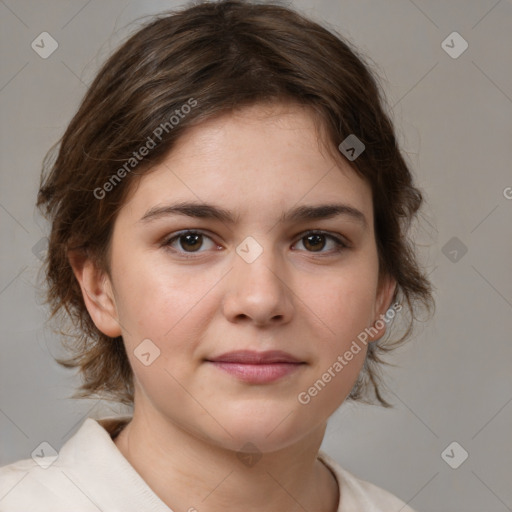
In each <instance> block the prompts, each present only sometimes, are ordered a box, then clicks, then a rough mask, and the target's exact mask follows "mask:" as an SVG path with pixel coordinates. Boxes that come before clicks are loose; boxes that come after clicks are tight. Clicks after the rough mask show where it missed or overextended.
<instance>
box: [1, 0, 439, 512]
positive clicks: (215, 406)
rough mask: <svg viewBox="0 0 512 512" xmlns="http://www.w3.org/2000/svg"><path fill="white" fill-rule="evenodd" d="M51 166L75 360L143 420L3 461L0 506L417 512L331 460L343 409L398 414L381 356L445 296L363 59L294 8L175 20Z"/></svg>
mask: <svg viewBox="0 0 512 512" xmlns="http://www.w3.org/2000/svg"><path fill="white" fill-rule="evenodd" d="M46 167H47V169H48V172H47V173H43V177H42V183H41V188H40V191H39V196H38V207H39V208H41V209H42V210H43V211H44V212H45V214H46V215H47V216H48V218H49V219H50V220H51V223H52V231H51V237H50V243H49V249H48V255H47V268H46V270H47V280H48V285H49V289H48V300H49V302H50V303H51V305H52V312H53V316H55V317H57V314H58V313H65V314H67V315H68V316H69V317H70V318H71V320H72V322H73V325H74V327H75V328H77V332H75V337H74V338H71V339H72V343H71V346H70V349H71V350H72V351H73V354H72V357H70V358H69V359H68V360H61V361H59V362H61V364H63V365H65V366H68V367H77V368H79V370H80V372H81V375H82V377H83V385H82V387H81V389H80V392H79V393H77V394H76V395H75V396H77V397H88V396H93V395H95V396H102V397H104V398H107V399H113V400H116V401H118V402H120V403H123V404H127V405H130V406H131V405H133V415H132V416H130V417H120V418H103V419H100V420H95V419H93V418H88V419H86V420H85V422H84V423H83V424H82V426H81V427H80V429H79V430H78V432H77V433H76V434H75V435H74V436H73V437H72V438H71V439H70V440H69V441H68V442H67V443H66V444H65V445H64V446H63V448H62V449H61V451H60V453H59V454H58V457H57V456H53V457H52V456H49V454H48V453H45V448H44V447H42V448H41V451H40V452H37V453H36V454H34V455H33V459H28V460H23V461H19V462H17V463H14V464H11V465H9V466H5V467H4V468H1V470H0V476H1V479H0V480H1V482H2V483H1V484H0V496H3V499H2V500H1V501H0V510H1V511H13V512H14V511H18V510H20V511H21V510H31V511H39V510H41V511H43V510H51V511H53V512H57V511H64V510H66V511H69V510H73V511H85V510H87V511H88V510H123V511H131V510H133V511H140V510H152V511H162V512H163V511H169V510H173V511H175V512H178V511H190V512H191V511H199V512H212V511H220V510H222V511H229V510H245V511H256V510H258V511H266V512H273V511H274V510H276V511H277V510H279V511H282V510H286V511H299V510H307V511H311V512H312V511H315V512H316V511H319V512H335V511H338V512H349V511H355V510H357V511H359V512H376V511H386V512H389V511H395V510H396V511H398V510H401V511H403V512H405V511H411V509H410V508H409V507H408V506H407V505H405V503H404V502H403V501H401V500H400V499H399V498H397V497H395V496H393V495H391V494H390V493H388V492H387V491H385V490H383V489H380V488H378V487H376V486H374V485H373V484H371V483H369V482H365V481H363V480H361V479H359V478H357V477H356V476H354V475H352V474H351V473H350V472H348V471H346V470H345V469H343V468H342V467H341V466H339V464H338V463H337V462H335V461H334V460H333V459H332V458H330V457H329V456H328V455H327V454H326V453H324V452H323V451H320V446H321V443H322V439H323V436H324V433H325V429H326V425H327V420H328V418H329V417H330V415H331V414H332V413H333V412H334V411H336V409H337V408H338V407H339V406H340V405H341V404H342V403H343V401H344V400H345V399H349V400H360V401H368V402H371V401H372V399H376V400H377V401H378V402H379V403H381V404H382V405H384V406H388V405H389V404H388V403H387V402H386V400H385V399H384V398H383V396H382V395H381V393H380V387H379V379H378V367H379V365H380V364H382V360H381V359H380V355H382V354H383V353H384V352H386V351H389V350H390V349H391V348H393V347H394V346H395V345H397V344H398V343H400V342H402V341H404V340H405V339H406V338H407V337H408V336H409V334H410V332H411V328H412V320H411V321H410V323H409V328H408V329H407V331H406V332H405V334H404V335H403V336H402V337H401V338H400V339H398V340H395V342H394V343H393V344H392V343H391V342H390V341H389V333H387V331H388V330H389V329H388V327H390V326H391V324H392V321H393V318H394V317H395V316H397V315H405V314H406V313H407V312H409V313H414V312H415V311H416V310H418V309H419V308H420V307H426V308H430V307H431V306H432V296H431V287H430V283H429V282H428V280H427V279H426V277H425V276H424V274H423V273H422V270H421V269H420V268H419V266H418V264H417V262H416V258H415V254H414V251H413V248H412V244H411V242H410V240H409V239H408V236H407V229H408V225H409V223H410V221H411V220H412V219H413V217H414V216H415V215H416V213H417V211H418V210H419V208H420V205H421V202H422V196H421V193H420V191H419V190H418V189H417V188H416V187H415V186H414V184H413V181H412V176H411V174H410V171H409V169H408V168H407V166H406V164H405V162H404V160H403V158H402V156H401V154H400V151H399V149H398V147H397V144H396V140H395V136H394V133H393V127H392V124H391V122H390V120H389V118H388V116H387V115H386V113H385V111H384V109H383V107H382V102H381V98H380V93H379V89H378V87H377V85H376V82H375V80H374V78H373V77H372V74H371V73H370V71H369V70H368V68H367V67H366V65H365V64H364V63H363V62H362V60H361V58H360V57H358V56H357V55H356V52H355V50H353V49H351V48H350V47H349V46H348V44H347V43H346V42H344V41H343V40H342V39H341V38H340V37H339V36H337V35H334V34H332V33H330V32H329V31H327V30H326V29H324V28H322V27H320V26H319V25H318V24H316V23H314V22H312V21H310V20H307V19H305V18H304V17H302V16H300V15H299V14H297V13H295V12H293V11H291V10H290V9H288V8H285V7H281V6H277V5H269V4H267V5H257V4H251V3H248V2H242V1H237V0H227V1H221V2H217V3H202V4H198V5H195V6H193V7H189V8H187V9H184V10H181V11H177V12H174V13H171V14H168V13H166V14H164V15H162V16H160V17H158V18H157V19H156V20H154V21H152V22H151V23H149V24H147V25H146V26H145V27H143V28H142V29H140V30H139V31H138V32H137V33H136V34H135V35H133V36H132V37H131V38H130V39H129V40H128V41H126V42H125V43H124V44H123V45H122V46H121V47H120V48H119V49H118V50H117V51H116V52H115V53H114V54H113V56H112V57H110V59H109V60H108V62H107V63H106V64H105V65H104V66H103V68H102V69H101V70H100V72H99V73H98V75H97V77H96V79H95V80H94V82H93V83H92V85H91V87H90V88H89V90H88V92H87V94H86V96H85V98H84V100H83V102H82V104H81V106H80V108H79V110H78V112H77V114H76V115H75V116H74V118H73V120H72V121H71V123H70V125H69V126H68V128H67V131H66V133H65V134H64V136H63V138H62V140H61V142H60V148H59V151H58V155H57V158H56V159H55V161H53V162H52V163H51V164H50V158H48V159H47V161H46ZM411 318H412V317H411ZM385 335H387V336H386V338H388V339H387V343H384V342H383V339H384V336H385Z"/></svg>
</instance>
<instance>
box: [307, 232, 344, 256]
mask: <svg viewBox="0 0 512 512" xmlns="http://www.w3.org/2000/svg"><path fill="white" fill-rule="evenodd" d="M326 240H331V241H332V245H333V246H334V248H333V249H332V250H330V251H322V249H324V248H325V247H326V245H327V242H326ZM299 242H302V244H303V246H304V247H306V250H307V252H312V253H316V252H320V253H322V254H325V253H338V252H341V251H343V250H344V249H348V247H349V246H348V244H346V243H345V242H344V241H343V240H342V239H341V238H339V237H337V236H334V235H331V234H329V233H326V232H324V231H308V232H307V233H304V234H303V236H302V237H301V238H300V240H299Z"/></svg>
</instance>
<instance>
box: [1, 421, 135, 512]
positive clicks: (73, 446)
mask: <svg viewBox="0 0 512 512" xmlns="http://www.w3.org/2000/svg"><path fill="white" fill-rule="evenodd" d="M119 421H126V419H125V418H121V419H120V420H118V422H119ZM105 423H106V425H107V427H108V429H105V428H104V427H103V426H102V423H98V421H96V420H93V419H92V418H88V419H86V420H85V422H84V423H83V424H82V426H81V427H80V428H79V430H78V432H76V433H75V434H74V436H73V437H72V438H71V439H69V440H68V441H67V442H66V443H65V444H64V446H63V447H62V448H61V450H60V451H59V453H58V454H57V453H56V452H54V454H53V455H51V456H49V454H48V453H47V452H46V450H44V449H42V450H41V452H40V453H36V454H34V456H33V458H27V459H22V460H18V461H16V462H13V463H12V464H8V465H6V466H2V467H0V512H27V511H28V510H30V511H31V512H50V511H51V512H69V511H70V510H73V512H89V511H91V512H92V511H94V512H97V511H98V509H99V506H98V497H99V501H101V499H104V498H103V496H102V494H104V492H103V491H104V490H105V489H103V488H102V487H100V486H101V485H103V486H106V487H108V488H109V490H110V491H112V489H111V484H110V482H108V481H107V478H106V477H111V476H112V475H111V474H110V471H119V472H121V473H122V472H123V470H124V471H125V472H126V468H125V467H123V465H122V462H123V460H122V457H121V456H120V454H118V453H116V448H115V445H114V444H113V442H112V440H111V438H110V435H109V434H110V433H111V430H112V429H114V428H115V427H116V425H117V423H115V422H113V421H109V420H106V421H105ZM45 452H46V454H45ZM126 464H127V463H126ZM98 480H99V481H100V482H99V483H98ZM110 494H111V495H113V497H112V500H114V501H115V493H113V492H111V493H110ZM107 501H108V499H107Z"/></svg>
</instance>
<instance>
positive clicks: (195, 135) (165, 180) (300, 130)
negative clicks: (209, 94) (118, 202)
mask: <svg viewBox="0 0 512 512" xmlns="http://www.w3.org/2000/svg"><path fill="white" fill-rule="evenodd" d="M324 143H325V141H323V140H322V139H321V130H320V131H319V130H318V125H317V124H316V123H315V118H314V116H313V114H312V112H311V111H310V110H309V109H306V108H303V107H300V106H298V105H293V104H291V105H290V104H277V105H276V104H273V105H254V106H251V107H245V108H243V109H241V110H238V111H236V112H233V113H229V114H224V115H221V116H218V117H216V118H213V119H209V120H207V121H204V122H202V123H200V124H198V125H196V126H194V127H191V128H189V129H188V131H187V132H185V134H184V135H183V136H182V137H181V138H180V139H178V141H177V143H176V145H175V146H174V148H173V149H172V151H171V152H170V153H169V154H168V155H167V157H166V158H165V160H164V161H163V162H162V163H161V164H159V165H157V166H156V167H155V168H154V169H152V170H151V171H150V172H149V173H147V174H145V175H143V176H142V177H141V178H140V180H139V181H138V183H137V186H136V187H135V188H134V192H133V193H132V194H131V196H130V197H129V199H128V200H127V206H129V208H128V210H129V211H130V212H131V215H132V216H133V217H135V216H138V218H140V217H142V216H143V215H144V213H145V212H146V211H147V210H148V209H150V208H152V207H155V205H158V204H164V203H167V202H170V201H173V202H176V201H183V202H190V201H194V202H198V203H211V204H218V205H222V206H223V207H224V208H225V209H227V210H230V211H232V212H233V213H234V215H237V216H238V217H239V218H247V219H256V218H258V219H262V218H263V217H264V216H265V215H266V214H268V217H269V219H270V216H272V217H273V219H274V220H275V219H276V216H282V213H283V212H285V211H286V210H288V209H291V208H292V207H293V206H297V205H298V204H302V203H304V204H306V203H307V204H315V203H320V202H322V204H324V203H335V202H340V201H342V202H343V203H344V204H348V205H350V206H353V207H354V208H356V209H359V210H362V211H363V212H364V213H365V216H367V217H369V219H368V220H369V221H370V220H371V215H372V204H371V190H370V187H369V185H368V184H367V183H366V182H365V181H364V180H363V179H362V178H360V177H359V176H358V175H357V174H356V172H355V171H354V170H353V169H352V167H351V166H350V165H349V163H348V162H347V161H346V160H344V159H343V158H342V157H341V156H340V157H339V158H336V159H335V158H333V156H332V155H331V154H330V153H329V151H327V150H326V148H325V144H324ZM132 220H133V219H132ZM137 220H138V219H137Z"/></svg>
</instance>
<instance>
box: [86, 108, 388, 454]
mask: <svg viewBox="0 0 512 512" xmlns="http://www.w3.org/2000/svg"><path fill="white" fill-rule="evenodd" d="M178 203H180V204H182V205H183V204H184V203H193V204H194V205H201V204H208V205H210V206H212V207H214V208H217V209H219V210H222V213H223V214H225V215H224V216H221V215H212V214H211V213H212V209H208V208H205V207H203V208H198V207H196V208H195V209H194V208H193V207H191V206H190V207H188V208H182V209H181V210H180V211H174V212H172V211H171V208H170V207H172V206H176V205H177V204H178ZM325 205H331V206H332V205H337V206H338V207H339V211H338V213H337V214H332V213H331V215H326V212H327V211H330V210H328V209H325V210H324V211H323V212H322V211H321V209H320V207H321V206H325ZM305 207H307V208H309V210H307V211H309V213H314V212H316V214H317V215H316V216H314V215H310V216H309V217H308V216H304V215H302V216H301V215H299V214H300V213H301V212H302V213H304V212H305V211H306V210H305ZM165 208H167V212H166V211H165ZM300 208H302V209H300ZM151 211H152V214H151ZM294 211H295V213H298V214H297V215H295V216H292V213H293V212H294ZM228 217H231V218H228ZM111 269H112V272H111V281H110V280H108V283H110V286H111V291H112V293H111V297H112V311H111V315H110V316H111V317H112V318H115V319H116V322H115V324H113V323H111V324H109V325H107V324H108V320H107V319H105V317H101V316H100V315H99V314H97V313H95V312H93V311H91V314H93V316H94V315H95V316H94V320H95V322H96V324H97V325H98V327H99V328H100V329H101V330H103V332H106V331H109V329H110V331H109V335H119V334H120V335H122V337H123V340H124V343H125V346H126V349H127V353H128V357H129V359H130V363H131V365H132V368H133V371H134V375H135V385H136V397H135V414H137V412H138V411H145V413H146V414H151V415H152V416H153V417H158V418H159V420H160V421H164V422H166V423H167V424H169V425H171V424H172V425H176V426H178V427H180V428H181V429H183V430H185V431H187V432H189V433H191V434H193V435H194V436H197V437H199V438H201V439H203V440H208V442H210V443H214V444H216V445H218V446H222V447H226V448H230V449H234V450H237V449H239V448H240V446H242V445H243V444H245V443H246V442H248V441H250V442H252V443H253V444H255V445H256V446H257V447H258V448H259V449H260V450H261V451H262V452H265V451H274V450H277V449H279V448H281V447H285V446H287V445H290V444H291V443H294V442H297V441H299V440H300V439H301V438H304V437H305V436H307V435H308V433H311V432H313V431H314V430H315V429H319V428H320V427H322V426H325V422H326V420H327V418H328V417H329V416H330V415H331V414H332V413H333V412H334V411H335V410H336V409H337V408H338V407H339V405H340V404H341V403H342V402H343V400H344V399H345V398H346V397H347V395H348V394H349V392H350V390H351V388H352V387H353V385H354V383H355V381H356V379H357V376H358V374H359V372H360V370H361V367H362V365H363V362H364V358H365V354H366V345H364V344H360V350H359V352H358V353H353V354H352V358H351V360H350V361H347V360H346V359H345V362H346V364H344V365H343V369H342V370H341V371H339V370H338V371H336V370H333V365H335V363H336V361H338V362H339V359H338V356H340V355H343V354H344V353H345V352H346V351H347V350H349V349H350V347H351V345H352V343H353V341H354V340H356V339H357V336H358V335H359V334H360V333H361V332H362V331H364V329H365V328H367V327H369V326H371V325H372V324H373V323H374V321H375V320H376V319H377V318H378V317H379V315H380V314H382V313H384V312H385V311H386V309H387V308H388V307H389V301H390V300H391V297H392V292H393V288H394V283H392V282H391V281H390V280H383V281H382V283H384V284H382V283H381V284H382V286H379V280H378V277H379V275H378V257H377V248H376V242H375V235H374V226H373V210H372V197H371V190H370V188H369V185H368V184H366V183H365V182H364V181H363V180H362V179H361V178H359V177H358V176H357V175H356V173H355V172H354V171H353V170H352V169H351V167H350V166H349V164H348V162H346V161H343V160H342V159H341V157H340V159H339V160H336V161H335V160H334V159H333V157H332V156H329V155H328V154H327V152H326V151H325V150H324V149H322V146H321V145H320V143H319V139H318V135H317V131H316V130H315V125H314V122H313V118H312V117H311V114H310V113H308V111H307V110H305V109H303V108H300V107H298V106H292V105H288V106H285V105H279V106H275V105H274V106H273V107H272V108H271V107H270V106H261V105H259V106H253V107H249V108H245V109H243V110H241V111H239V112H238V113H236V114H229V115H225V116H223V117H219V118H216V119H214V120H210V121H207V122H204V123H203V124H200V125H198V126H196V127H194V128H193V129H191V130H190V131H189V132H188V133H187V134H186V135H184V136H183V137H182V138H181V139H180V140H179V142H178V145H177V146H176V147H175V149H173V150H172V152H171V154H169V155H168V157H167V158H166V160H165V161H164V162H163V163H162V164H161V165H159V166H158V167H156V168H155V169H154V170H153V171H152V172H150V173H149V174H147V175H144V176H143V177H142V179H141V180H140V183H139V184H138V186H137V187H136V188H135V189H134V191H133V193H132V194H131V195H130V197H129V199H128V200H127V202H126V203H125V205H124V206H123V208H122V209H121V210H120V213H119V215H118V217H117V219H116V222H115V225H114V231H113V238H112V246H111ZM117 322H118V323H117ZM119 326H121V327H119ZM115 329H118V330H119V332H118V333H117V334H116V333H115V332H113V331H115ZM382 334H383V331H380V332H379V335H378V336H375V337H376V338H379V337H380V336H382ZM144 340H146V341H144ZM148 340H149V341H148ZM369 341H371V338H369ZM141 343H143V344H142V345H141ZM239 351H250V352H246V353H245V354H240V353H238V354H236V353H235V354H231V355H229V354H230V353H233V352H239ZM270 351H272V352H270ZM275 351H278V352H275ZM354 352H355V351H354ZM226 354H228V355H226ZM244 357H245V359H244ZM265 357H267V359H265ZM329 368H330V369H331V372H330V375H331V378H330V379H327V378H325V377H324V386H321V390H318V389H317V393H314V396H313V395H311V394H310V393H307V392H308V389H310V388H311V387H312V386H313V385H314V383H315V382H316V381H318V379H322V375H323V374H325V373H326V372H328V370H329ZM337 368H339V366H338V367H337ZM325 380H329V382H325ZM304 392H306V394H307V396H309V400H307V397H306V395H305V394H304ZM299 397H302V400H301V399H300V398H299ZM305 402H307V403H305Z"/></svg>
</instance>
